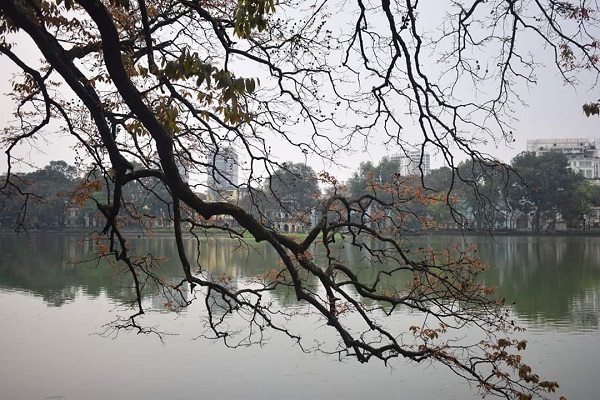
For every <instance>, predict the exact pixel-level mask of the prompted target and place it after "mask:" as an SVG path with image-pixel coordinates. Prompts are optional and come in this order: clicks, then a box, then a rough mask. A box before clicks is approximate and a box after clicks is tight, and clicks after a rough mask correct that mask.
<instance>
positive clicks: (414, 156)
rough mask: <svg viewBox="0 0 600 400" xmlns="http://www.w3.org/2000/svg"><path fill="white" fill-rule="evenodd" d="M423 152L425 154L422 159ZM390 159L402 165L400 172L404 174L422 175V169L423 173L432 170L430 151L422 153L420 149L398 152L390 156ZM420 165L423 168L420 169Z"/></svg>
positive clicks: (425, 173)
mask: <svg viewBox="0 0 600 400" xmlns="http://www.w3.org/2000/svg"><path fill="white" fill-rule="evenodd" d="M421 154H423V160H422V161H421ZM390 161H393V162H396V163H398V165H399V166H400V167H399V169H398V172H400V174H401V175H403V176H411V175H421V170H422V171H423V175H427V174H429V173H430V172H431V156H430V155H429V153H421V151H420V150H414V151H409V152H406V153H404V152H403V153H398V154H396V155H395V156H392V157H390ZM419 165H421V169H419Z"/></svg>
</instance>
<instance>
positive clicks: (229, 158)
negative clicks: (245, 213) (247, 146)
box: [206, 147, 239, 203]
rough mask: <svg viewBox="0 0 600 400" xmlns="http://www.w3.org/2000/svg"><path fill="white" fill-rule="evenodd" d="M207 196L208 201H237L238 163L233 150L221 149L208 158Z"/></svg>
mask: <svg viewBox="0 0 600 400" xmlns="http://www.w3.org/2000/svg"><path fill="white" fill-rule="evenodd" d="M207 164H208V165H209V167H208V168H207V174H208V179H207V182H206V185H207V188H208V190H207V194H208V199H209V200H215V201H229V202H234V203H235V202H237V201H238V188H239V182H238V181H239V175H238V174H239V172H238V171H239V161H238V155H237V153H236V152H235V150H233V149H231V148H228V147H223V148H219V149H218V150H215V151H214V152H213V153H212V154H211V155H209V156H208V159H207Z"/></svg>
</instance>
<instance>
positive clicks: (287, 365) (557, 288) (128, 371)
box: [0, 235, 600, 400]
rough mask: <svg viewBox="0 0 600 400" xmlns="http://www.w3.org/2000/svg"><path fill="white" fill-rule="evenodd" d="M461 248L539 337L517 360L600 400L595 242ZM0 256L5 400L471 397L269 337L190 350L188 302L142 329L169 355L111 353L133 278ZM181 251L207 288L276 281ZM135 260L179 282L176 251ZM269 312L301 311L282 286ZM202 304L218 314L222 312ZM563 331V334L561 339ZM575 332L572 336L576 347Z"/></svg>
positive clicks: (209, 249) (84, 245)
mask: <svg viewBox="0 0 600 400" xmlns="http://www.w3.org/2000/svg"><path fill="white" fill-rule="evenodd" d="M468 239H469V240H472V241H474V242H477V244H478V247H479V253H480V255H481V257H482V258H483V259H485V260H488V261H489V264H490V265H491V268H490V269H489V270H488V271H486V273H485V275H484V276H483V279H485V281H486V283H489V284H491V285H498V286H499V288H498V294H499V295H500V296H503V297H506V298H507V299H509V300H511V301H512V300H515V301H516V305H515V311H516V312H517V313H518V314H519V316H520V318H521V319H524V320H526V321H527V322H528V324H527V325H529V326H531V324H532V323H534V324H537V330H536V329H533V330H530V331H529V332H525V333H524V335H525V339H527V340H528V341H529V345H528V348H527V352H526V353H525V356H526V358H527V360H532V361H533V363H535V365H533V366H534V369H535V370H536V371H538V372H539V373H540V374H541V375H542V376H548V377H551V378H556V379H558V380H559V382H560V384H561V392H560V395H562V394H564V395H566V396H567V398H573V399H577V398H579V399H591V398H596V397H597V374H598V373H597V371H598V360H600V332H599V331H598V324H599V322H598V319H599V315H600V311H599V310H600V306H599V301H600V300H599V299H600V270H599V269H600V266H599V265H598V262H597V260H599V259H600V238H583V237H574V238H570V237H569V238H558V237H557V238H554V237H543V238H527V237H499V238H497V239H496V241H495V242H493V243H490V242H486V241H485V240H484V239H481V238H468ZM412 240H413V241H414V245H415V247H417V248H418V247H429V246H432V247H437V248H440V247H442V246H444V247H447V246H448V245H449V244H450V243H451V242H456V243H460V242H461V238H456V237H426V238H417V239H412ZM0 244H1V249H2V252H1V254H0V300H1V301H0V320H1V321H2V324H0V337H2V338H3V341H2V344H0V353H1V354H2V359H3V362H2V363H0V387H2V396H1V397H2V398H8V399H22V398H31V399H33V398H45V397H47V398H52V396H55V397H64V398H69V399H80V398H86V399H111V398H126V399H133V400H137V399H150V398H193V397H198V395H199V393H201V394H202V395H203V396H204V397H208V398H215V399H232V398H261V399H281V398H287V399H307V398H314V399H323V398H330V399H336V398H344V399H348V400H350V399H356V400H361V399H366V398H372V397H373V394H374V393H376V394H377V397H378V398H381V399H397V398H414V399H440V400H441V399H444V400H448V399H475V398H478V397H477V396H476V395H475V394H474V393H473V391H472V390H471V389H470V388H469V387H467V386H466V385H462V382H460V380H458V378H457V377H456V376H455V375H454V374H452V373H450V372H448V371H447V370H444V369H436V368H435V367H433V366H415V365H413V364H405V363H403V362H402V361H399V362H397V363H395V364H394V365H393V368H394V371H393V372H391V371H390V370H388V369H385V367H384V366H382V365H379V364H376V363H375V364H373V363H369V365H367V366H365V365H359V364H358V363H337V362H336V360H334V359H332V358H331V357H330V358H328V357H324V356H322V355H314V354H311V355H305V354H302V352H301V351H300V350H299V349H298V348H297V347H293V345H292V344H290V342H289V341H287V340H285V338H281V337H280V336H277V335H273V336H272V337H271V338H269V340H268V341H269V346H266V348H260V349H259V348H248V349H245V348H244V349H237V350H235V351H233V350H230V349H227V348H225V347H224V346H221V345H216V346H211V345H210V343H209V342H206V341H201V342H193V343H191V342H190V338H196V337H198V336H199V335H200V332H201V331H202V329H203V326H202V322H201V321H200V319H199V318H197V316H199V315H202V314H203V313H204V311H205V310H204V308H203V307H205V305H204V303H203V302H196V303H195V304H194V305H193V306H192V307H193V308H192V309H191V310H190V311H189V313H188V315H187V316H183V318H180V317H179V316H175V315H173V316H171V315H162V314H161V315H156V314H155V315H148V316H147V318H149V321H148V322H149V323H150V324H152V323H153V322H154V321H156V323H157V324H161V325H163V324H164V325H168V328H167V329H168V331H169V332H173V333H177V334H178V335H177V336H169V337H167V338H166V341H165V343H164V344H162V343H160V342H159V341H158V340H156V339H154V338H151V337H142V336H139V335H127V334H124V335H121V336H119V338H118V340H104V339H102V338H100V337H98V336H97V335H90V333H94V332H98V330H100V329H101V326H102V325H103V324H104V323H105V322H106V320H107V319H108V320H110V319H111V318H112V317H113V315H114V314H111V311H112V310H114V308H115V304H121V303H123V302H126V301H128V300H130V299H131V298H132V297H133V292H132V291H131V281H130V278H129V277H128V275H126V274H125V275H124V274H122V273H121V272H120V271H119V270H118V269H115V268H112V267H110V266H108V265H106V264H100V265H97V266H96V265H95V264H94V263H90V262H88V263H81V261H82V260H86V259H90V258H92V257H93V256H94V254H95V247H94V245H93V244H92V243H91V242H81V241H78V240H76V238H74V237H69V236H66V235H53V236H42V235H40V236H32V237H31V242H28V241H27V240H26V239H25V238H23V237H16V236H12V235H0ZM186 246H187V251H188V253H189V254H190V258H191V259H194V260H196V261H197V265H198V268H199V269H202V270H203V271H204V272H205V274H206V275H209V276H211V277H213V278H214V279H219V277H225V276H232V277H234V279H233V280H232V281H231V284H232V285H235V286H236V287H238V288H242V287H244V286H245V285H248V284H249V283H248V282H249V281H251V280H252V279H253V278H254V277H257V276H260V275H262V274H264V273H266V272H267V271H269V270H271V269H277V268H279V266H278V264H277V263H276V261H275V260H276V254H275V253H274V252H273V250H272V249H270V248H269V247H266V246H263V245H256V246H255V247H253V248H252V249H247V248H241V247H240V246H239V245H238V242H236V241H233V240H229V239H223V240H212V241H209V242H207V243H203V244H201V245H200V247H196V245H195V243H194V242H193V241H192V240H189V239H188V241H187V242H186ZM465 246H466V245H465ZM132 247H133V248H134V249H135V251H136V252H137V254H139V255H142V256H143V255H146V254H148V253H152V254H155V255H156V256H157V257H160V258H161V260H162V261H161V263H160V264H161V265H160V273H161V274H162V277H163V279H165V280H166V281H167V282H170V283H173V284H177V283H179V282H180V281H181V277H182V276H181V275H182V274H181V272H180V265H179V263H178V262H177V258H176V253H175V242H174V241H173V240H172V239H170V238H161V237H156V238H151V239H140V240H135V241H133V242H132ZM311 251H312V253H313V255H314V257H315V258H316V259H317V260H318V259H322V257H324V254H322V253H323V252H322V251H321V249H319V248H318V247H316V248H313V249H311ZM336 257H339V258H341V259H347V260H352V261H353V262H354V263H355V264H356V265H357V266H356V270H355V272H356V273H360V274H361V277H363V278H370V277H372V276H374V272H375V268H376V267H375V266H374V265H373V264H371V261H370V260H369V256H368V254H364V253H361V252H360V251H356V250H355V249H352V248H350V247H349V246H346V247H343V246H340V247H339V248H338V249H337V254H336ZM377 268H378V267H377ZM386 279H387V280H386V281H385V282H384V285H385V287H386V288H394V289H398V290H400V289H401V288H402V287H403V285H404V282H405V280H404V279H403V278H395V279H392V278H389V277H387V278H386ZM315 284H316V283H315ZM31 294H33V295H31ZM39 298H43V300H44V302H43V303H42V302H41V301H39ZM272 299H274V300H275V301H276V302H277V303H278V304H279V305H280V306H284V307H297V306H298V305H297V303H296V301H295V297H294V296H293V295H292V294H291V293H289V292H288V290H287V289H286V288H285V287H278V288H277V291H276V292H275V293H274V294H273V295H272ZM211 300H212V301H213V302H214V304H215V305H218V301H220V299H218V298H212V299H211ZM146 301H148V302H151V304H152V306H153V308H155V309H164V308H169V307H168V306H166V304H168V303H169V302H170V301H171V299H170V298H169V296H168V295H165V294H164V293H158V292H152V291H147V292H146ZM48 306H50V307H48ZM399 314H402V313H399ZM410 318H411V316H406V315H399V316H398V318H397V319H396V322H397V323H398V329H400V330H406V329H407V327H408V326H410V325H411V324H412V322H411V320H410ZM231 319H233V318H231ZM290 324H294V329H297V330H299V331H300V330H302V329H304V330H303V331H302V332H303V333H304V331H306V330H308V333H307V335H310V334H313V335H314V336H315V338H318V339H319V340H323V339H324V338H326V337H327V335H328V331H327V329H328V328H327V326H326V325H325V324H324V323H322V322H320V321H316V322H315V321H314V320H311V319H310V317H307V318H302V317H299V318H295V319H293V320H291V321H290ZM556 327H559V329H556ZM563 327H568V328H569V333H568V334H567V333H566V332H563V331H566V329H562V328H563ZM315 329H317V330H316V331H314V330H315ZM313 331H314V332H313ZM572 331H577V332H579V334H578V335H571V334H570V332H572ZM42 335H43V340H40V339H41V337H42ZM107 382H108V383H110V384H107ZM132 382H133V383H136V384H132ZM190 382H192V383H193V384H192V385H190ZM307 382H310V384H307ZM348 382H352V384H348ZM138 383H139V384H138ZM556 397H558V396H556Z"/></svg>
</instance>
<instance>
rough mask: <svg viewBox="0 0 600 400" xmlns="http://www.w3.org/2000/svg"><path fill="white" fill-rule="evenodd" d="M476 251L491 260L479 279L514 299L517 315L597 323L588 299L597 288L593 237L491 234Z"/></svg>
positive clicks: (597, 249) (598, 249) (599, 273)
mask: <svg viewBox="0 0 600 400" xmlns="http://www.w3.org/2000/svg"><path fill="white" fill-rule="evenodd" d="M480 252H481V254H480V255H481V257H482V258H483V259H489V260H494V264H495V268H492V269H490V270H489V271H487V272H486V274H485V279H486V280H488V281H489V282H490V283H491V284H494V285H498V286H499V288H498V295H499V296H501V297H505V298H506V299H507V300H510V301H514V302H515V306H514V307H515V311H516V312H517V313H518V314H519V315H520V316H521V317H523V318H525V319H528V320H532V321H533V320H537V321H540V322H542V323H547V322H552V321H572V323H573V324H576V325H578V326H594V327H598V316H599V315H600V307H598V301H595V303H594V301H590V299H594V298H596V299H597V298H598V294H599V293H600V266H599V265H598V263H597V260H598V259H600V245H599V241H598V239H597V238H588V237H551V238H550V237H511V238H496V242H491V243H488V244H485V243H482V244H481V245H480ZM582 312H584V313H586V314H590V315H587V316H584V315H583V314H582Z"/></svg>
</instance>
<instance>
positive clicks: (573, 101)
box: [0, 42, 600, 179]
mask: <svg viewBox="0 0 600 400" xmlns="http://www.w3.org/2000/svg"><path fill="white" fill-rule="evenodd" d="M20 45H24V46H25V47H21V48H26V49H27V51H26V53H27V58H29V60H35V59H36V58H37V57H38V56H37V55H36V52H37V49H36V48H35V47H34V46H33V45H31V44H29V43H27V42H23V43H20ZM19 54H21V55H23V52H20V53H19ZM0 71H2V78H0V92H1V93H2V97H1V98H0V123H1V124H2V125H3V126H5V125H6V124H7V122H8V121H10V120H12V119H13V117H12V115H11V112H12V110H13V109H14V104H12V102H11V101H10V99H8V97H7V96H6V95H5V94H6V93H8V92H9V91H10V90H11V87H10V82H9V81H8V79H7V77H8V76H10V75H9V74H10V73H11V72H13V71H15V68H14V66H13V65H12V63H11V62H10V61H9V60H8V59H7V58H6V57H0ZM536 75H537V78H538V83H537V85H536V86H535V87H533V88H531V89H529V90H527V89H525V88H521V89H522V90H521V92H522V93H524V94H523V96H522V99H523V100H524V101H525V102H527V104H528V107H519V108H518V109H517V110H516V114H515V117H516V118H517V121H516V122H515V123H514V128H515V129H514V131H513V132H514V139H515V141H514V142H513V143H511V144H509V145H505V144H500V145H499V146H496V145H494V144H493V143H490V144H488V145H487V146H484V147H482V148H481V150H483V151H485V152H487V153H489V154H491V155H492V156H494V157H496V158H498V159H500V160H503V161H505V162H510V160H511V159H512V158H513V157H514V156H515V155H517V154H518V153H519V152H521V151H524V150H525V146H526V142H527V140H528V139H536V138H575V137H583V138H597V137H600V131H599V129H598V127H600V119H599V118H598V117H592V118H587V117H585V115H584V114H583V112H582V108H581V106H582V105H583V104H584V103H585V102H588V101H594V100H597V99H599V98H600V88H593V87H592V84H593V77H592V76H591V75H590V76H586V75H581V76H580V80H581V84H579V85H578V86H577V87H575V88H574V87H572V86H565V85H564V83H563V81H562V79H561V78H560V77H559V76H558V74H557V73H556V71H555V70H554V69H552V68H544V69H542V70H539V71H538V72H537V74H536ZM405 132H406V134H410V128H407V129H406V130H405ZM384 139H385V138H384V137H383V135H382V137H381V139H380V138H378V137H376V136H374V137H373V139H372V140H371V145H370V146H368V148H365V147H362V148H361V146H360V144H358V145H357V152H356V154H354V155H353V156H352V157H348V158H345V159H342V160H341V162H342V163H343V164H345V165H347V166H348V168H347V169H340V168H334V167H332V166H330V165H325V164H323V163H322V162H321V161H320V160H319V159H318V157H316V156H310V155H309V156H308V157H307V158H306V159H304V158H302V157H304V156H303V155H302V154H299V155H298V157H300V158H298V159H293V160H291V161H296V162H304V161H307V162H308V163H310V164H311V165H312V166H313V168H314V169H315V170H316V171H317V172H319V171H321V170H324V169H326V170H328V171H329V172H332V173H334V174H335V175H336V176H337V177H338V178H339V179H345V178H347V177H349V176H350V175H351V173H352V172H353V171H354V170H355V169H356V167H357V166H358V164H359V163H360V162H361V161H368V160H371V161H373V162H377V161H378V160H379V159H380V158H381V157H383V156H385V155H391V154H389V153H393V151H389V150H386V149H385V148H384V146H383V141H384ZM33 144H34V145H35V147H31V146H21V147H19V148H18V149H17V150H16V151H14V155H16V156H18V157H23V158H25V159H27V160H28V162H30V163H31V164H33V165H35V166H37V167H42V166H44V165H46V164H47V163H48V162H49V161H51V160H57V159H63V160H65V161H67V162H69V163H73V161H74V157H75V153H74V151H73V150H72V148H71V146H72V144H73V141H72V140H71V138H69V137H59V136H52V137H50V139H49V141H48V142H39V141H38V142H35V143H33ZM2 146H3V148H2V153H1V154H0V173H2V172H5V171H6V156H5V154H4V150H5V149H6V146H5V145H4V144H2ZM277 146H278V144H277V143H273V147H274V148H277ZM285 154H286V155H287V154H288V153H287V152H285ZM281 161H286V160H285V159H284V157H282V159H281ZM440 166H441V162H440V161H439V160H436V159H435V157H434V158H433V162H432V167H433V168H437V167H440ZM16 169H17V170H30V168H28V167H27V166H26V165H21V166H17V168H16Z"/></svg>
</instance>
